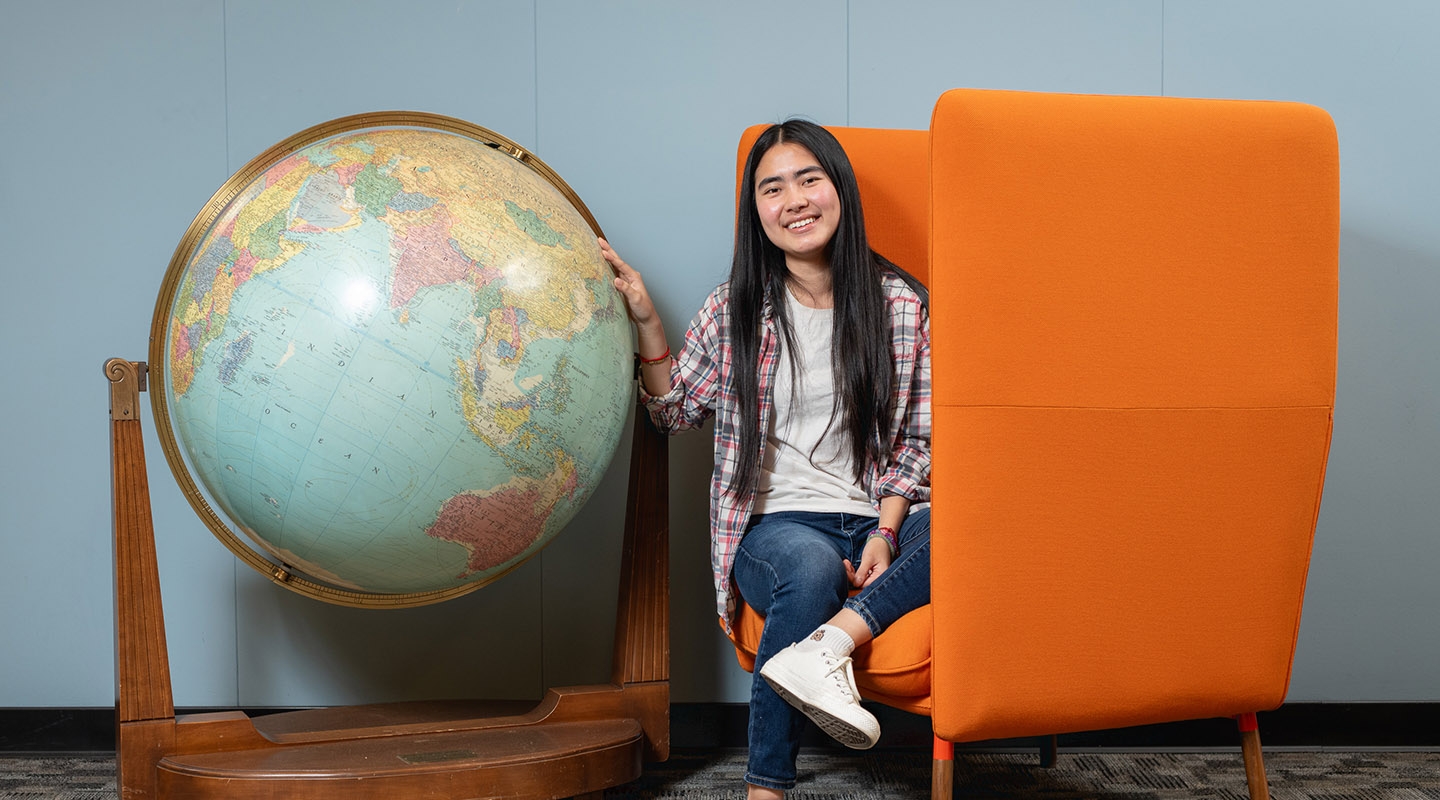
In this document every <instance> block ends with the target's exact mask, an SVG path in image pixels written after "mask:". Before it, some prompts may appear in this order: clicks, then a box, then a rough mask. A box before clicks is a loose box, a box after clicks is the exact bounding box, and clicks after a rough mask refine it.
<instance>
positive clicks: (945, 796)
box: [930, 736, 955, 800]
mask: <svg viewBox="0 0 1440 800" xmlns="http://www.w3.org/2000/svg"><path fill="white" fill-rule="evenodd" d="M954 793H955V745H954V744H953V743H951V742H947V741H945V740H944V739H941V738H940V737H939V736H936V737H935V760H934V761H933V762H932V763H931V765H930V800H951V798H952V797H953V796H954Z"/></svg>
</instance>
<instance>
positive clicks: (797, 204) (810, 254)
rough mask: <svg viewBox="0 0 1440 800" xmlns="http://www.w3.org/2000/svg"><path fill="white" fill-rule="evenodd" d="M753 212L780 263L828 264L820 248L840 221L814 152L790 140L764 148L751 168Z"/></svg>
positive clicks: (827, 178)
mask: <svg viewBox="0 0 1440 800" xmlns="http://www.w3.org/2000/svg"><path fill="white" fill-rule="evenodd" d="M755 210H756V211H757V212H759V216H760V226H761V228H763V229H764V231H765V236H766V237H767V238H768V239H769V240H770V242H771V243H772V244H774V245H775V246H776V247H778V248H780V250H781V252H783V253H785V263H786V265H787V266H788V267H789V268H790V269H791V270H794V269H795V268H796V267H799V266H811V267H828V266H829V258H828V256H827V255H826V247H827V245H829V244H830V239H831V237H833V236H834V235H835V229H836V228H837V227H838V226H839V225H840V197H839V195H838V194H837V193H836V191H835V184H834V183H833V182H832V181H831V180H830V176H829V175H827V174H825V170H824V169H823V168H821V166H820V162H819V161H817V160H816V159H815V155H814V154H813V153H811V152H810V151H809V150H808V149H806V148H805V147H804V146H802V145H799V144H795V143H794V142H782V143H780V144H777V145H775V146H774V147H772V148H770V149H769V150H768V151H766V153H765V155H763V156H761V157H760V163H759V164H757V165H756V166H755Z"/></svg>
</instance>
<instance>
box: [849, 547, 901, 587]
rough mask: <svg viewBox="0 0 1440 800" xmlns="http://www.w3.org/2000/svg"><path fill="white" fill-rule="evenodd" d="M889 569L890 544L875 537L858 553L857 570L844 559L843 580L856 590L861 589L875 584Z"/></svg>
mask: <svg viewBox="0 0 1440 800" xmlns="http://www.w3.org/2000/svg"><path fill="white" fill-rule="evenodd" d="M889 568H890V543H889V542H886V541H885V540H884V539H881V538H880V537H878V536H877V537H875V538H873V539H871V540H870V541H868V542H866V543H865V549H864V550H863V551H861V553H860V566H859V567H858V568H857V567H855V566H853V565H852V564H851V563H850V559H848V558H847V559H845V578H846V580H848V581H850V585H851V586H854V587H855V588H857V589H863V588H865V587H866V586H869V585H870V584H872V583H874V582H875V579H876V578H878V577H880V574H881V573H882V572H884V571H885V570H887V569H889Z"/></svg>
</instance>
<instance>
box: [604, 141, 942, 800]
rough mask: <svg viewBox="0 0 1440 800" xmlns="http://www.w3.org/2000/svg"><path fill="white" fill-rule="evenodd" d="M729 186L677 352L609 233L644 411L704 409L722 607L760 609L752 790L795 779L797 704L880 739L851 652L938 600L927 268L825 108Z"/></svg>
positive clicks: (760, 145) (752, 157)
mask: <svg viewBox="0 0 1440 800" xmlns="http://www.w3.org/2000/svg"><path fill="white" fill-rule="evenodd" d="M740 196H741V202H740V204H739V212H738V216H739V219H738V221H737V226H736V233H735V255H734V260H733V262H732V264H731V270H730V280H729V281H727V282H726V283H724V284H722V285H720V286H719V287H718V288H716V289H715V291H714V292H712V293H711V294H710V296H709V298H708V299H707V300H706V301H705V305H704V307H703V308H702V309H701V310H700V312H699V314H698V315H696V317H695V319H694V321H692V322H691V324H690V328H689V330H688V331H687V332H686V334H685V340H684V344H683V346H682V347H680V349H679V351H678V352H675V353H673V354H672V352H671V348H670V345H669V343H668V342H667V340H666V337H665V331H664V328H663V326H662V325H661V321H660V317H659V316H658V315H657V314H656V312H655V306H654V304H653V303H652V302H651V299H650V296H649V293H648V292H647V291H646V289H645V284H644V281H643V280H642V279H641V276H640V274H639V273H638V272H636V271H635V270H634V269H633V268H631V267H630V266H629V265H628V264H626V263H625V262H624V261H623V260H622V259H621V258H620V257H619V256H618V255H617V254H616V253H615V251H614V250H613V249H612V248H611V247H610V245H609V244H608V243H606V242H605V241H604V240H601V243H600V246H601V251H602V252H603V253H604V255H605V258H606V259H607V260H608V261H609V262H610V265H611V266H612V268H613V269H614V270H615V274H616V279H615V286H616V288H617V289H619V290H620V292H621V293H622V294H623V295H624V296H625V300H626V303H627V305H628V308H629V312H630V316H631V319H632V320H633V321H634V323H635V326H636V329H637V331H638V335H639V350H640V356H641V364H642V367H641V389H642V397H643V398H644V400H645V402H646V405H647V408H648V410H649V413H650V415H651V418H652V419H654V421H655V423H656V424H657V425H658V426H659V427H660V428H661V430H667V431H672V432H673V431H678V430H683V429H687V428H693V427H696V426H698V425H700V424H701V423H702V422H704V421H705V420H706V419H707V418H708V417H710V416H711V415H712V414H713V415H714V416H715V472H714V475H713V477H712V480H711V487H710V528H711V536H712V547H711V552H712V556H713V562H714V563H713V566H714V571H715V591H716V602H717V608H718V611H719V613H720V615H721V617H722V619H723V620H724V621H725V625H726V628H727V630H728V629H729V626H730V624H731V622H732V621H733V619H734V613H735V608H736V602H737V596H736V595H737V591H738V595H739V597H740V598H743V599H744V600H745V602H746V603H748V604H749V605H750V606H751V607H752V608H754V609H755V610H756V611H758V612H759V613H760V614H762V615H763V616H764V617H765V627H764V632H763V633H762V635H761V639H760V645H759V652H758V653H757V656H756V659H755V664H756V673H755V678H754V680H753V684H752V688H751V697H750V729H749V739H750V756H749V765H748V769H747V772H746V776H745V780H746V782H747V784H748V791H749V798H750V799H751V800H757V798H781V797H783V796H784V792H785V790H787V789H789V788H791V787H793V786H794V785H795V757H796V754H797V752H798V750H799V738H800V731H801V727H802V726H803V724H804V721H803V716H802V712H803V714H804V715H805V716H808V717H810V719H811V720H813V721H814V722H815V723H816V724H818V725H819V726H820V727H821V729H823V730H824V731H825V732H826V733H828V734H829V735H830V736H832V737H834V738H835V739H837V740H838V741H840V742H842V743H843V744H846V745H848V746H850V747H855V748H866V747H870V746H871V745H873V744H874V743H875V741H876V739H878V738H879V736H880V726H879V724H878V723H877V722H876V720H875V717H874V716H873V715H871V714H870V713H869V712H868V711H866V710H865V709H864V708H862V707H861V706H860V703H859V699H860V698H859V694H858V692H857V690H856V688H855V681H854V677H853V675H852V672H851V668H850V658H849V656H850V653H851V652H852V651H853V650H854V649H855V648H856V647H858V646H861V645H863V644H865V643H867V642H869V641H870V640H871V639H872V638H874V637H875V636H876V635H878V634H879V633H880V632H881V631H883V630H884V629H885V628H886V627H887V626H888V625H890V624H891V623H892V622H894V621H895V620H896V619H898V618H899V617H900V616H902V615H903V614H905V613H906V612H908V611H911V610H913V609H915V608H917V607H919V606H921V605H924V604H925V603H928V602H929V600H930V514H929V507H928V501H929V499H930V487H929V479H930V325H929V317H928V312H927V309H926V300H925V298H924V296H923V292H924V290H923V288H921V287H920V285H919V284H918V282H916V281H915V279H914V278H912V277H911V276H909V275H908V274H906V273H905V272H904V271H903V270H901V269H900V268H899V267H897V266H895V265H894V264H892V263H890V262H889V261H887V260H886V259H885V258H883V257H881V256H880V255H879V254H877V253H875V252H874V251H872V250H871V249H870V247H869V245H868V243H867V242H866V238H865V224H864V219H863V216H862V214H861V208H860V193H859V188H858V186H857V184H856V181H855V173H854V170H853V169H852V168H851V166H850V161H849V159H848V158H847V157H846V155H845V152H844V150H843V149H842V148H841V147H840V144H839V142H837V141H836V140H835V138H834V136H832V135H831V134H830V133H829V132H828V131H826V130H825V129H824V128H822V127H820V126H818V125H815V124H813V123H809V122H805V121H803V120H789V121H786V122H784V123H781V124H779V125H774V126H771V127H770V128H769V129H767V130H766V131H765V132H764V133H763V134H762V135H761V136H760V138H759V139H758V140H757V141H756V143H755V146H754V147H753V148H752V149H751V151H750V154H749V157H748V158H747V159H746V163H745V171H744V176H743V179H742V183H741V192H740ZM852 589H858V590H859V592H858V593H857V594H855V595H854V596H853V597H848V595H849V593H850V591H851V590H852ZM762 678H763V680H762ZM792 706H793V707H792Z"/></svg>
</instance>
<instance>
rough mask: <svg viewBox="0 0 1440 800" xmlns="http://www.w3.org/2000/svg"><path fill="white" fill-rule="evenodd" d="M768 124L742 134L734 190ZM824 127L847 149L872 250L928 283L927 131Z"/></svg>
mask: <svg viewBox="0 0 1440 800" xmlns="http://www.w3.org/2000/svg"><path fill="white" fill-rule="evenodd" d="M768 127H770V126H769V125H752V126H751V127H749V128H746V129H745V132H744V134H743V135H742V136H741V137H740V145H739V150H738V154H737V155H738V157H737V161H736V165H735V188H736V192H737V193H738V192H739V188H740V184H741V183H742V180H741V179H742V178H743V177H744V176H743V173H744V171H745V157H746V156H747V155H748V154H749V152H750V148H751V147H752V146H753V145H754V144H755V140H756V139H759V138H760V134H761V133H763V132H764V131H765V129H766V128H768ZM828 130H829V131H830V132H831V133H833V134H834V135H835V138H836V139H837V140H839V142H840V146H841V147H844V148H845V154H846V155H847V156H849V157H850V165H851V166H852V167H854V169H855V180H856V182H857V183H859V184H860V199H861V202H863V203H864V205H865V208H864V211H865V235H866V237H867V238H868V239H869V240H870V247H871V249H873V250H875V251H876V252H878V253H880V254H881V255H883V256H885V257H886V258H888V259H890V260H891V261H893V262H895V263H896V264H898V265H900V267H901V268H903V269H904V270H905V271H907V272H909V273H910V274H911V275H914V276H915V277H916V278H919V279H920V281H921V282H922V283H925V284H926V285H929V283H930V270H929V255H930V237H929V229H928V225H927V223H926V221H927V220H928V219H929V211H930V206H929V204H930V192H929V187H930V134H929V132H928V131H913V130H886V129H878V128H844V127H835V128H828ZM738 201H739V198H737V202H738ZM751 202H753V200H752V201H751Z"/></svg>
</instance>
